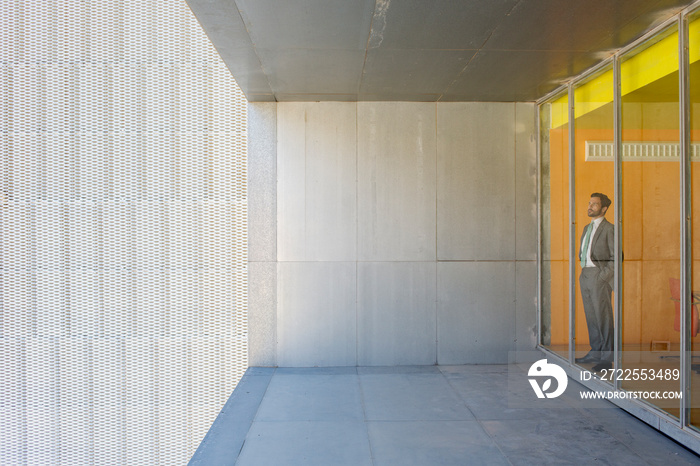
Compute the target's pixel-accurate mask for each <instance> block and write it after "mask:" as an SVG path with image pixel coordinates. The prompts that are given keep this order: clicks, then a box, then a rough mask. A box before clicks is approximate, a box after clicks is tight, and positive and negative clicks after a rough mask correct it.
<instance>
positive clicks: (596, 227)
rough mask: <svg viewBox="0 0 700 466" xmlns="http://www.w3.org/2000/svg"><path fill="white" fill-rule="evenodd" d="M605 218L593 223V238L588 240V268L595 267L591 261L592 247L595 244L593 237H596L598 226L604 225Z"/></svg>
mask: <svg viewBox="0 0 700 466" xmlns="http://www.w3.org/2000/svg"><path fill="white" fill-rule="evenodd" d="M604 218H605V217H600V218H597V219H595V220H593V221H592V222H591V225H592V228H593V231H591V236H590V237H589V238H588V251H587V252H586V267H595V264H594V263H593V261H592V260H591V249H592V248H591V245H592V244H593V237H594V236H595V232H596V230H598V226H599V225H600V224H601V223H602V221H603V219H604Z"/></svg>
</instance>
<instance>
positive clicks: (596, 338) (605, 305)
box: [576, 193, 615, 371]
mask: <svg viewBox="0 0 700 466" xmlns="http://www.w3.org/2000/svg"><path fill="white" fill-rule="evenodd" d="M611 203H612V202H611V201H610V199H609V198H608V196H606V195H605V194H602V193H593V194H591V200H590V201H589V202H588V216H589V217H590V218H591V223H590V224H588V225H587V226H586V227H585V228H584V229H583V233H582V235H581V249H580V251H579V259H580V260H581V267H582V269H581V276H580V277H579V283H580V285H581V297H582V298H583V310H584V312H585V313H586V324H587V325H588V339H589V341H590V344H591V351H589V352H588V354H587V355H586V356H584V357H582V358H576V362H578V363H596V365H595V366H594V367H593V370H594V371H599V370H601V369H610V368H611V367H612V359H613V330H614V329H613V313H612V302H611V298H612V290H613V279H614V276H615V268H614V259H615V257H614V256H615V235H614V228H613V225H612V224H611V223H610V222H608V221H607V220H605V213H606V212H607V211H608V207H610V204H611Z"/></svg>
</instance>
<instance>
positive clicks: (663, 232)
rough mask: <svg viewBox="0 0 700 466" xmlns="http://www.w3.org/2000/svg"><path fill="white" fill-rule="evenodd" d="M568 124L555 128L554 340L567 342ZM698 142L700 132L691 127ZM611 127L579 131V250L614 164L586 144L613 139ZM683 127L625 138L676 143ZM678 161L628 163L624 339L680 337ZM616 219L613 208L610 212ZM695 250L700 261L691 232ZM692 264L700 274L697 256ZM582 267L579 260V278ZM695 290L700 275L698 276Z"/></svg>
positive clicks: (698, 195) (580, 316) (698, 220)
mask: <svg viewBox="0 0 700 466" xmlns="http://www.w3.org/2000/svg"><path fill="white" fill-rule="evenodd" d="M567 131H568V130H567V129H566V128H558V129H554V130H551V131H550V199H551V212H550V215H551V217H550V218H551V224H550V229H551V259H552V262H551V270H552V286H551V303H552V312H551V333H552V339H551V343H552V344H566V343H567V340H568V283H569V281H568V220H569V218H568V217H569V212H568V191H569V188H568V176H569V175H568V147H567V145H568V138H567V137H566V132H567ZM693 133H694V134H693V140H698V137H699V136H700V134H698V132H697V131H694V132H693ZM612 139H613V134H612V130H601V129H579V130H577V131H576V166H575V168H576V189H575V200H576V205H575V210H576V215H575V221H576V251H575V252H576V253H578V243H579V241H580V235H581V232H582V230H583V228H584V227H585V225H586V224H587V223H588V222H589V221H590V219H589V218H588V216H587V213H586V209H587V206H588V200H589V198H590V194H591V193H592V192H596V191H598V192H603V193H605V194H607V195H608V196H610V198H611V199H612V198H613V192H614V172H613V163H612V162H585V160H584V158H585V141H587V140H595V141H605V140H608V141H612ZM674 139H675V140H677V139H678V130H677V129H670V130H644V131H642V130H635V131H625V132H624V133H623V140H628V141H631V140H635V141H671V140H674ZM679 169H680V166H679V163H678V162H624V163H623V168H622V185H623V192H622V195H623V197H622V199H623V216H622V231H623V251H624V263H623V305H624V310H625V311H624V315H623V342H624V343H632V344H642V348H647V347H648V346H646V345H649V344H650V343H651V341H652V340H670V341H672V342H678V341H679V334H678V332H676V331H675V330H674V329H673V320H674V314H675V307H674V304H673V302H672V301H671V300H670V290H669V285H668V279H669V278H670V277H675V278H678V277H679V276H680V271H679V268H680V225H679V219H680V204H679V202H680V189H679V186H680V185H679V180H680V173H679ZM692 173H693V178H694V179H697V180H699V182H700V164H698V163H693V164H692ZM693 205H694V206H696V208H697V211H698V212H699V215H696V216H694V225H693V226H694V230H695V231H698V232H700V189H697V190H694V192H693ZM606 218H607V219H608V220H609V221H613V219H614V211H613V209H612V207H611V208H610V209H609V211H608V213H607V214H606ZM693 246H694V250H696V251H698V253H697V254H696V256H698V258H699V259H700V233H698V234H697V235H695V236H694V240H693ZM695 268H697V269H698V272H699V273H700V260H699V261H696V263H695ZM579 273H580V265H579V264H578V261H577V264H576V277H575V278H576V281H577V288H578V275H579ZM694 276H695V279H694V282H695V285H694V289H698V290H700V277H699V276H698V274H694ZM576 295H577V298H576V343H577V344H586V343H588V331H587V328H586V321H585V316H584V312H583V304H582V301H581V297H580V293H578V291H577V293H576Z"/></svg>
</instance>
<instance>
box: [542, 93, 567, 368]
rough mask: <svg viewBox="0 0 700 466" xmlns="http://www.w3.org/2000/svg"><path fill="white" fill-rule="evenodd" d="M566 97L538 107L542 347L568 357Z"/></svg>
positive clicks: (557, 98)
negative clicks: (540, 175) (541, 206)
mask: <svg viewBox="0 0 700 466" xmlns="http://www.w3.org/2000/svg"><path fill="white" fill-rule="evenodd" d="M568 103H569V101H568V97H567V95H566V94H564V95H563V96H559V97H556V98H554V99H553V100H551V101H550V102H548V103H545V104H543V105H541V106H540V138H541V148H542V160H541V162H542V202H543V208H542V329H541V330H542V344H543V345H544V346H547V347H548V348H549V349H551V350H552V351H555V352H557V353H559V354H561V355H562V356H563V357H565V358H568V353H569V228H568V225H569V117H568V106H569V105H568Z"/></svg>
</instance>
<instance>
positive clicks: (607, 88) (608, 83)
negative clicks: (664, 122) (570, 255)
mask: <svg viewBox="0 0 700 466" xmlns="http://www.w3.org/2000/svg"><path fill="white" fill-rule="evenodd" d="M574 112H575V116H576V120H575V121H574V129H575V138H574V140H575V144H576V145H575V164H576V165H575V173H576V186H575V190H576V191H575V194H574V196H575V197H574V199H575V205H576V207H575V209H576V211H575V212H574V214H575V216H574V218H575V222H576V230H575V231H576V247H577V251H576V253H577V258H578V260H577V261H576V276H575V277H573V278H574V282H575V283H576V302H575V306H576V310H575V312H576V314H575V316H576V346H575V349H576V362H577V363H578V364H581V365H582V366H583V367H586V368H587V369H589V370H591V369H594V368H595V369H597V370H600V369H602V368H607V369H609V368H611V363H612V356H613V352H612V351H613V341H614V326H613V311H612V289H613V279H614V262H613V259H614V227H613V223H614V218H615V212H614V210H613V206H612V205H610V202H611V200H612V197H613V193H614V187H615V180H614V177H615V167H614V158H613V140H614V134H613V123H614V112H613V72H612V68H611V67H610V66H608V67H606V68H604V69H603V70H602V71H600V72H599V73H596V74H595V75H593V76H591V77H590V78H588V79H586V80H585V81H583V82H581V83H579V84H577V86H576V88H575V90H574ZM592 194H596V196H592Z"/></svg>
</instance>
